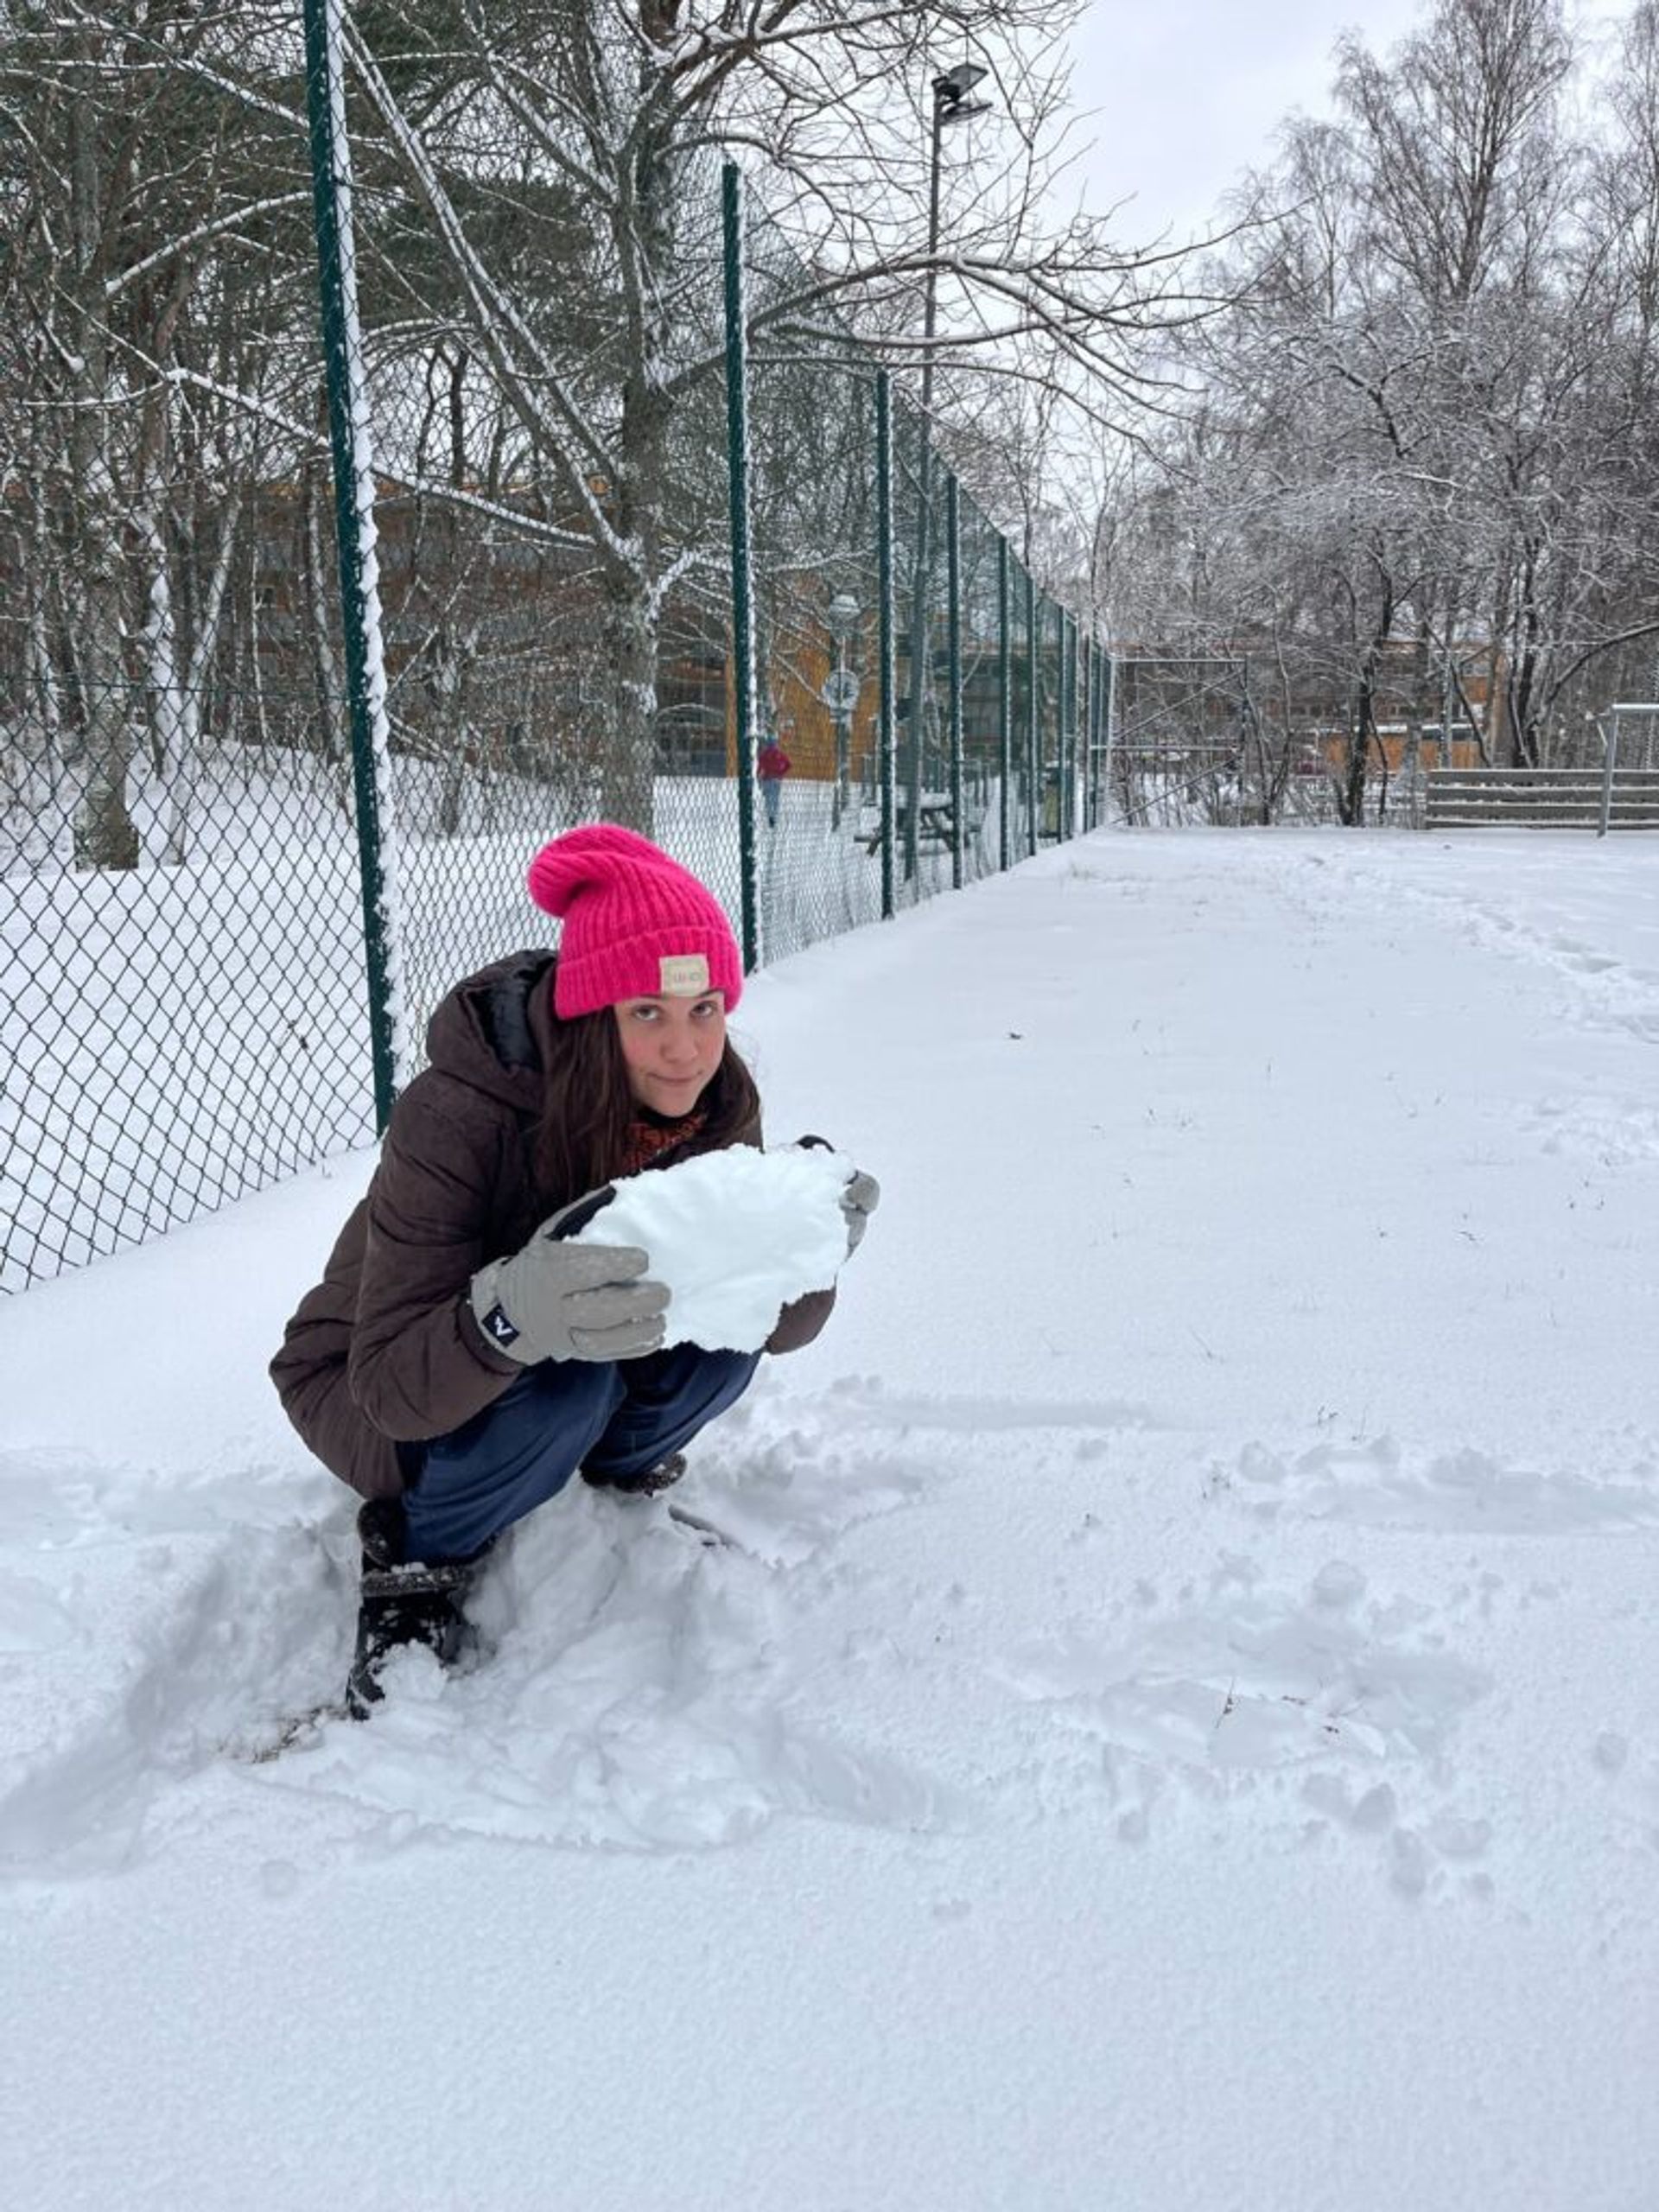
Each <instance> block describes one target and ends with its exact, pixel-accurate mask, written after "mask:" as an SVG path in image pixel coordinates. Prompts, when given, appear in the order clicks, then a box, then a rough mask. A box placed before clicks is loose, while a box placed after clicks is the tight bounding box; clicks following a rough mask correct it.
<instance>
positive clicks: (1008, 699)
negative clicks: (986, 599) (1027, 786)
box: [996, 533, 1014, 868]
mask: <svg viewBox="0 0 1659 2212" xmlns="http://www.w3.org/2000/svg"><path fill="white" fill-rule="evenodd" d="M1011 612H1012V610H1011V608H1010V607H1009V604H1008V541H1007V538H1006V537H1002V536H1001V534H1000V533H999V534H998V537H997V541H996V751H997V771H998V773H999V775H1000V776H1001V797H1000V798H999V801H998V804H997V810H996V814H997V822H996V833H997V843H996V854H997V859H996V864H997V866H998V867H999V868H1007V866H1008V865H1009V863H1010V861H1012V860H1013V857H1014V855H1013V851H1012V847H1013V843H1014V818H1013V814H1012V812H1011V809H1012V807H1013V804H1014V647H1013V640H1012V639H1010V637H1009V635H1008V626H1009V617H1010V614H1011Z"/></svg>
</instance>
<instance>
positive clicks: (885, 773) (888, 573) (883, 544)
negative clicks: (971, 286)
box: [875, 369, 895, 921]
mask: <svg viewBox="0 0 1659 2212" xmlns="http://www.w3.org/2000/svg"><path fill="white" fill-rule="evenodd" d="M875 569H876V597H877V601H878V603H879V607H880V629H879V639H880V662H881V665H880V705H879V709H878V711H879V715H880V721H879V724H878V742H879V744H880V752H881V760H880V772H881V916H882V919H883V920H884V921H890V920H891V919H892V918H893V908H894V899H893V766H894V762H893V684H894V681H895V671H894V668H893V385H892V380H891V378H889V376H888V373H887V370H886V369H878V370H877V371H876V374H875Z"/></svg>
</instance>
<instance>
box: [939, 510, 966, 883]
mask: <svg viewBox="0 0 1659 2212" xmlns="http://www.w3.org/2000/svg"><path fill="white" fill-rule="evenodd" d="M944 540H945V562H946V571H947V578H948V583H947V588H948V589H949V592H950V614H949V620H950V632H949V635H950V888H951V889H952V890H953V891H960V890H961V888H962V861H963V840H964V839H965V837H966V836H967V834H968V830H967V823H966V818H965V809H964V807H963V788H962V490H961V486H959V485H958V484H957V480H956V478H955V476H954V475H951V476H947V477H946V478H945V480H944Z"/></svg>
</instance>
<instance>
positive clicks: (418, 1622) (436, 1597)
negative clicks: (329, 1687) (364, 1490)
mask: <svg viewBox="0 0 1659 2212" xmlns="http://www.w3.org/2000/svg"><path fill="white" fill-rule="evenodd" d="M406 1528H407V1524H406V1521H405V1516H404V1505H403V1500H402V1499H401V1498H396V1497H376V1498H371V1499H370V1500H369V1502H368V1503H367V1504H366V1505H365V1506H363V1507H362V1508H361V1509H360V1510H359V1513H358V1516H357V1533H358V1535H359V1538H360V1539H361V1541H362V1545H363V1580H362V1584H361V1586H360V1592H359V1605H358V1611H357V1649H356V1650H355V1651H354V1652H353V1655H352V1671H351V1673H350V1675H348V1676H347V1677H346V1711H347V1712H348V1713H350V1714H351V1716H352V1718H353V1720H366V1719H368V1717H369V1712H370V1708H371V1707H373V1706H377V1705H378V1704H379V1702H380V1700H381V1699H382V1698H383V1697H384V1696H385V1691H384V1690H383V1689H382V1688H381V1687H380V1669H381V1668H382V1667H383V1666H384V1665H385V1662H386V1660H387V1658H388V1657H389V1656H390V1655H391V1653H392V1652H394V1651H396V1650H398V1649H401V1647H402V1646H404V1644H408V1643H423V1644H424V1645H425V1646H426V1648H427V1649H428V1650H429V1651H434V1652H435V1653H436V1654H437V1656H438V1659H439V1661H440V1662H441V1663H442V1665H444V1666H446V1667H449V1666H453V1665H454V1662H455V1661H456V1660H457V1659H458V1658H459V1657H460V1656H461V1651H462V1650H463V1649H465V1647H466V1644H467V1640H468V1637H469V1636H470V1633H471V1631H470V1630H469V1628H468V1625H467V1616H466V1615H465V1613H463V1612H462V1611H461V1604H462V1601H463V1600H464V1599H465V1598H466V1595H467V1591H468V1590H469V1589H470V1588H471V1587H472V1586H473V1583H474V1580H476V1578H477V1575H478V1570H479V1567H480V1565H481V1563H482V1561H483V1559H484V1556H485V1553H486V1552H487V1551H488V1549H489V1547H488V1545H487V1544H486V1546H485V1547H484V1550H483V1551H479V1552H474V1554H472V1556H471V1557H470V1558H468V1559H454V1560H429V1561H428V1560H406V1559H405V1558H404V1548H405V1537H406Z"/></svg>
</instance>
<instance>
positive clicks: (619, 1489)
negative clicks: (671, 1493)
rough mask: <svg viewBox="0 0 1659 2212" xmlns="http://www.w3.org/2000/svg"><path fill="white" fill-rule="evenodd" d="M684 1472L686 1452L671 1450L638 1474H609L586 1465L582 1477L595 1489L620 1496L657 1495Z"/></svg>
mask: <svg viewBox="0 0 1659 2212" xmlns="http://www.w3.org/2000/svg"><path fill="white" fill-rule="evenodd" d="M684 1472H685V1454H684V1452H670V1453H669V1455H668V1457H667V1458H666V1459H658V1462H657V1464H656V1465H655V1466H654V1467H642V1468H641V1469H640V1470H639V1473H638V1474H637V1475H607V1474H606V1473H605V1472H604V1471H602V1470H601V1469H598V1468H591V1467H584V1468H583V1469H582V1480H583V1482H585V1483H591V1484H593V1486H594V1489H595V1490H613V1491H615V1492H616V1494H617V1496H618V1497H656V1495H657V1493H658V1491H659V1490H668V1489H671V1487H672V1485H673V1484H676V1483H677V1482H678V1480H679V1479H680V1477H681V1476H682V1475H683V1473H684Z"/></svg>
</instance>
